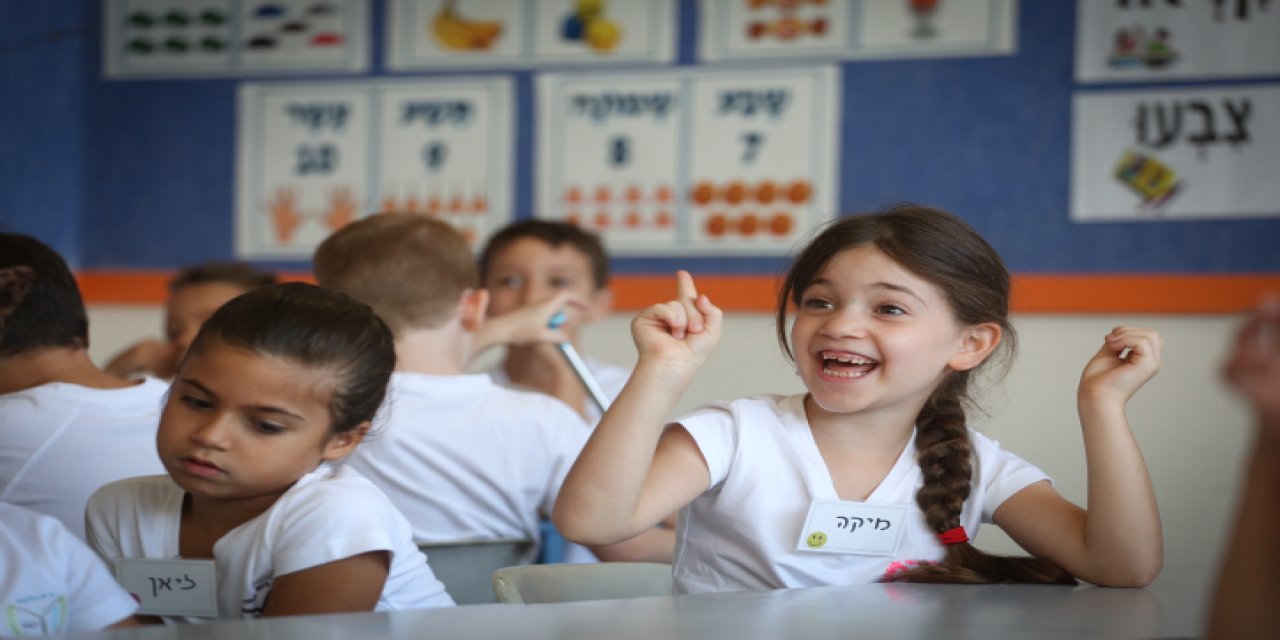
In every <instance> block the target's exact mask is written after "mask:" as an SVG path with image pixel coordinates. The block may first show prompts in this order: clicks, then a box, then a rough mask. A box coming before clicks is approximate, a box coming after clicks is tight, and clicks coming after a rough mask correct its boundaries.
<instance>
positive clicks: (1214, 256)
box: [37, 0, 1280, 311]
mask: <svg viewBox="0 0 1280 640" xmlns="http://www.w3.org/2000/svg"><path fill="white" fill-rule="evenodd" d="M726 1H728V0H726ZM881 1H882V2H888V1H889V0H881ZM944 3H945V0H944ZM392 4H394V3H393V2H392V1H391V0H385V1H384V0H370V2H369V3H368V11H369V13H368V15H369V23H370V26H369V29H368V33H369V41H368V47H369V51H370V52H373V55H371V56H370V60H371V64H370V65H369V69H368V71H366V72H362V73H360V74H359V77H358V78H354V80H358V81H359V82H373V83H375V84H376V83H380V82H401V81H404V82H408V83H410V84H414V83H416V82H417V81H421V83H422V86H424V87H426V86H429V85H430V84H431V83H432V82H436V81H443V80H462V79H466V80H469V81H481V82H482V81H485V80H488V79H492V78H494V77H498V78H501V79H502V82H506V83H509V86H510V88H511V93H510V96H511V109H510V113H511V120H510V124H511V129H510V135H511V140H512V144H511V152H510V158H509V159H510V165H509V166H510V170H511V174H510V178H509V180H507V183H508V184H509V187H510V192H509V202H510V204H509V206H508V207H507V208H506V210H503V211H499V208H498V205H497V204H496V202H498V201H497V200H494V201H493V202H494V203H495V204H492V205H491V206H492V211H493V213H494V215H495V216H500V218H494V221H493V224H496V223H497V220H499V219H504V218H508V217H509V218H512V219H519V218H526V217H532V216H535V215H549V216H552V217H554V216H556V215H564V213H563V212H557V211H555V210H554V209H553V208H552V207H549V206H548V205H547V204H546V203H545V202H544V201H543V198H544V197H545V196H544V189H543V185H542V179H541V178H540V177H539V171H542V170H543V168H542V167H541V165H542V164H545V162H544V160H543V159H542V158H541V157H540V155H539V154H540V153H541V149H542V148H543V147H542V145H543V140H542V139H541V138H540V137H539V133H538V132H539V131H540V126H539V120H538V118H539V110H540V108H542V107H540V104H539V101H540V99H541V98H540V95H542V93H541V91H542V89H541V87H542V86H544V84H543V83H545V82H547V81H546V80H543V78H544V77H551V76H559V77H566V78H567V77H570V76H575V77H576V75H577V74H579V73H581V74H591V73H598V72H600V71H599V70H592V69H581V68H578V67H576V66H572V65H570V66H564V65H558V64H548V65H544V66H535V67H530V66H528V65H523V64H522V65H511V66H509V67H494V68H489V67H485V68H483V69H475V70H468V69H460V68H457V67H452V68H448V69H441V70H439V71H435V70H422V69H414V70H400V69H395V68H393V67H392V66H391V65H390V64H389V61H388V60H387V56H386V55H385V51H386V47H387V46H388V41H389V38H390V37H391V34H390V30H391V29H392V28H394V25H392V24H388V23H387V22H386V16H387V15H388V13H389V11H390V9H391V5H392ZM476 4H478V3H470V5H469V3H468V2H466V0H463V1H462V2H461V3H460V5H459V6H461V7H468V6H472V5H476ZM618 4H619V3H608V6H609V7H614V6H616V5H618ZM1134 4H1135V6H1136V5H1141V4H1144V3H1134ZM1152 4H1155V5H1159V4H1161V3H1152ZM1183 4H1188V3H1183ZM699 5H700V3H699V2H697V1H696V0H678V1H677V2H675V3H674V5H673V7H674V8H673V12H674V21H675V23H676V27H675V34H676V40H675V46H674V50H675V56H674V62H673V63H660V62H659V63H646V64H647V65H648V66H640V67H637V68H635V69H627V71H632V72H636V73H644V74H656V75H658V76H664V75H665V76H667V77H669V78H686V77H697V76H698V75H699V74H702V73H704V72H707V73H712V74H714V73H726V74H730V73H743V72H746V73H751V72H753V71H759V72H760V73H761V74H763V73H764V71H766V70H768V69H770V68H772V67H774V66H775V65H780V66H782V67H786V68H794V67H796V66H797V65H801V66H807V68H809V69H810V70H812V69H820V68H830V69H831V70H832V71H831V73H832V74H833V76H834V77H835V82H833V83H832V86H834V87H835V88H836V90H837V92H838V95H836V96H834V99H833V100H832V101H831V104H834V105H836V109H837V112H836V114H835V120H836V122H837V123H838V124H837V125H835V126H833V127H832V128H831V130H830V131H829V132H828V139H829V142H830V144H831V145H832V147H833V152H832V153H831V168H832V170H833V171H834V177H833V178H832V182H833V185H834V188H833V189H832V190H831V191H830V197H831V201H830V205H829V210H828V211H826V212H821V211H816V210H815V211H814V212H813V215H814V216H815V217H814V218H813V219H812V220H805V223H804V224H806V225H807V224H810V223H812V222H815V221H817V220H818V219H820V218H822V216H823V215H824V214H825V215H827V216H835V215H845V214H851V213H855V212H862V211H870V210H876V209H879V208H882V207H884V206H887V205H890V204H893V203H897V202H904V201H910V202H918V203H922V204H928V205H933V206H938V207H942V208H944V209H947V210H950V211H953V212H955V213H957V214H958V215H960V216H962V217H964V218H965V219H967V220H968V221H970V222H971V223H972V224H973V225H974V226H975V227H976V228H977V229H978V231H979V232H980V233H982V234H983V235H984V236H985V237H986V238H987V239H988V240H989V241H990V242H991V243H992V244H993V245H994V246H995V248H996V249H997V250H998V251H999V252H1000V254H1001V255H1002V256H1003V257H1004V259H1005V261H1006V262H1007V264H1008V265H1009V267H1010V269H1011V271H1013V272H1014V274H1015V279H1016V281H1017V282H1019V283H1021V286H1023V290H1024V291H1029V290H1033V293H1034V295H1033V296H1025V297H1024V299H1030V298H1031V297H1035V296H1039V298H1037V299H1039V300H1042V303H1036V304H1031V305H1023V306H1022V308H1023V309H1031V310H1054V311H1098V310H1134V309H1138V310H1143V309H1146V310H1170V309H1171V308H1169V307H1159V308H1157V307H1155V306H1144V304H1139V303H1137V302H1134V303H1133V304H1126V302H1125V301H1126V300H1130V301H1139V300H1142V299H1145V298H1146V297H1148V296H1149V295H1156V294H1152V292H1157V293H1159V292H1171V293H1173V294H1178V293H1180V292H1187V291H1192V290H1194V291H1203V292H1210V293H1211V292H1214V291H1225V290H1228V289H1230V290H1231V291H1233V292H1234V293H1233V294H1232V296H1234V297H1229V298H1226V299H1217V300H1215V301H1211V302H1208V303H1203V302H1202V303H1201V304H1199V306H1193V307H1185V308H1184V307H1177V308H1173V309H1172V310H1175V311H1179V310H1180V311H1224V310H1232V309H1239V308H1243V306H1244V305H1245V304H1247V302H1245V303H1242V302H1241V300H1245V299H1246V298H1247V297H1248V296H1249V295H1251V294H1252V293H1253V292H1256V290H1258V289H1259V288H1264V287H1268V286H1276V285H1277V284H1280V280H1278V279H1277V276H1276V274H1280V250H1277V247H1280V219H1277V218H1276V216H1277V215H1278V214H1280V203H1275V202H1273V203H1272V204H1270V205H1267V204H1265V203H1264V204H1263V206H1262V207H1261V208H1262V209H1269V210H1266V211H1261V212H1258V213H1250V214H1249V215H1247V216H1234V217H1231V218H1230V219H1227V218H1215V217H1207V216H1170V218H1173V219H1168V220H1161V221H1158V222H1152V221H1148V220H1128V219H1117V220H1106V221H1103V220H1096V219H1090V218H1089V217H1087V216H1084V217H1082V216H1078V215H1077V216H1074V217H1073V215H1072V206H1073V205H1072V203H1073V188H1074V187H1073V180H1074V178H1073V173H1072V171H1073V167H1072V164H1073V159H1072V149H1073V144H1074V137H1075V133H1076V130H1075V127H1076V124H1075V123H1076V121H1077V118H1078V117H1079V116H1081V115H1082V114H1084V112H1086V111H1090V110H1093V109H1094V108H1095V106H1097V108H1104V109H1110V108H1114V107H1113V106H1109V105H1107V104H1104V103H1105V102H1106V99H1107V96H1106V95H1105V94H1108V93H1110V92H1137V91H1172V92H1173V94H1176V95H1173V96H1172V97H1173V98H1174V99H1175V101H1176V100H1182V99H1183V97H1179V96H1183V94H1185V93H1186V92H1187V91H1190V90H1191V89H1195V88H1196V86H1195V85H1192V86H1183V85H1177V86H1173V87H1167V86H1153V85H1151V84H1149V83H1145V82H1144V83H1139V84H1136V85H1135V84H1126V83H1124V82H1106V83H1102V82H1097V83H1095V82H1093V81H1087V82H1086V81H1081V80H1080V79H1078V78H1077V72H1078V68H1077V61H1076V54H1077V20H1078V18H1079V15H1078V7H1077V3H1076V2H1072V1H1070V0H1052V1H1044V2H1040V1H1037V2H1015V3H1013V4H1012V15H1013V16H1014V17H1015V19H1016V24H1015V25H1014V27H1013V29H1012V30H1011V44H1010V46H1009V48H1008V50H1007V51H1004V52H996V53H990V54H984V55H956V56H952V55H945V54H939V55H937V56H925V57H921V56H918V55H911V56H902V57H894V56H889V57H876V58H869V59H848V58H845V57H840V56H831V57H827V58H819V59H809V58H804V59H795V58H792V59H786V60H781V59H779V60H759V59H753V60H749V61H735V60H731V59H723V60H707V59H704V57H703V56H702V55H701V53H700V46H701V42H700V36H699V34H700V33H701V31H702V28H703V27H704V26H705V25H703V24H702V22H701V21H702V20H703V19H704V18H705V14H704V13H703V12H702V11H701V10H700V6H699ZM570 6H573V3H572V2H569V0H566V2H565V4H564V7H570ZM83 11H85V13H86V15H85V21H86V23H87V24H95V25H96V24H101V21H102V20H103V19H104V15H103V11H102V7H101V6H99V5H97V4H96V3H92V4H91V5H90V6H89V7H88V8H87V9H84V10H83ZM1273 13H1274V12H1273ZM88 37H89V38H90V42H88V43H86V45H85V50H86V58H87V60H88V61H87V62H86V63H85V65H84V68H83V73H84V77H85V81H84V88H83V95H82V96H81V97H80V99H81V100H82V101H83V104H84V105H85V106H84V109H83V113H84V118H83V121H82V122H80V123H78V126H80V127H82V129H83V131H84V134H83V136H84V144H83V148H84V150H85V151H84V157H82V158H72V159H70V160H68V162H78V163H80V164H81V166H82V167H83V170H82V172H81V173H79V174H78V175H80V177H81V191H82V194H83V196H82V198H81V199H80V202H81V206H82V207H83V213H82V214H79V216H80V217H79V224H81V225H82V229H83V233H82V234H81V238H82V240H81V241H80V245H79V246H78V247H76V253H75V255H76V257H77V258H78V260H77V262H78V264H79V265H80V267H81V268H82V269H84V270H86V271H90V272H96V271H100V272H104V273H107V274H111V273H122V272H166V271H168V270H172V269H174V268H175V267H177V266H179V265H183V264H188V263H191V262H196V261H200V260H209V259H227V258H231V257H234V256H235V255H236V250H235V247H236V236H235V228H236V227H235V222H234V220H235V211H236V209H237V200H236V193H237V187H236V185H237V181H238V180H239V179H240V178H239V177H238V176H237V175H236V167H237V153H238V151H237V133H236V132H237V127H238V125H239V122H240V119H239V116H238V112H239V107H238V105H239V102H238V100H239V98H238V96H240V95H241V91H242V85H244V84H245V83H248V82H259V83H262V84H271V83H276V82H280V83H288V82H291V81H294V80H296V78H294V77H293V74H291V73H286V72H280V73H278V74H277V75H275V76H272V77H269V78H261V77H260V76H257V75H254V74H246V75H241V76H235V77H221V76H220V77H190V78H186V79H182V80H175V79H166V80H160V79H151V78H119V77H108V76H104V75H103V74H102V73H101V69H102V60H101V56H102V55H103V54H102V51H103V47H102V44H103V43H102V42H101V41H99V40H97V38H101V37H102V36H101V34H97V35H95V34H94V32H92V31H90V32H89V35H88ZM618 73H619V74H620V73H622V71H619V72H618ZM689 74H693V75H689ZM308 75H309V76H311V75H312V74H308ZM317 80H329V81H333V82H336V83H341V82H350V81H352V80H353V78H352V77H351V75H350V74H349V73H341V74H340V73H334V74H333V77H332V78H321V79H317ZM1197 82H1203V81H1202V80H1200V81H1197ZM1230 82H1231V84H1232V90H1233V91H1235V90H1238V91H1239V92H1240V94H1239V95H1245V94H1246V93H1248V92H1257V96H1259V97H1255V98H1252V99H1255V100H1258V102H1255V105H1261V104H1262V101H1263V100H1264V98H1262V97H1260V96H1264V95H1266V94H1267V92H1268V91H1270V90H1271V89H1270V85H1274V84H1276V83H1277V82H1280V77H1278V76H1277V75H1276V74H1274V73H1272V72H1270V71H1266V70H1263V71H1262V72H1259V73H1258V74H1254V75H1250V76H1249V77H1243V78H1233V79H1231V81H1230ZM1213 89H1215V90H1216V89H1217V87H1213ZM1095 94H1097V97H1096V98H1095V97H1093V96H1094V95H1095ZM1250 95H1252V94H1250ZM1214 99H1217V98H1214ZM1095 101H1096V102H1095ZM1125 108H1133V105H1129V106H1127V107H1125ZM1257 108H1258V107H1257V106H1255V109H1257ZM1253 113H1254V118H1255V119H1257V118H1259V117H1261V115H1260V114H1261V113H1262V111H1259V110H1255V111H1254V112H1253ZM1259 126H1261V125H1259ZM1272 126H1274V123H1273V125H1272ZM1257 131H1259V132H1261V131H1263V129H1262V128H1259V129H1257ZM1128 133H1129V134H1130V135H1133V131H1132V129H1130V130H1129V131H1128ZM738 143H739V144H740V140H739V141H738ZM419 151H420V149H419ZM1224 152H1229V150H1227V149H1225V148H1224ZM730 160H731V158H726V161H725V162H726V164H729V162H730ZM1113 166H1114V164H1113V161H1112V160H1109V161H1108V167H1109V168H1110V167H1113ZM694 182H696V180H694ZM1271 182H1275V181H1274V180H1272V181H1271ZM370 184H372V182H371V183H370ZM685 186H686V190H685V191H684V192H683V194H681V193H679V192H677V191H673V197H674V196H677V195H682V196H683V197H686V198H687V197H689V191H688V190H687V187H688V186H689V185H685ZM548 193H549V192H548ZM624 193H625V192H624ZM497 197H498V196H495V198H497ZM371 199H372V201H375V202H376V201H377V197H376V196H372V195H371V194H363V195H361V196H359V197H357V200H358V201H360V202H370V201H371ZM806 215H808V213H806ZM623 222H624V224H625V212H624V213H623ZM37 231H38V229H37ZM50 231H51V232H52V231H53V230H52V229H51V230H50ZM804 231H805V232H806V233H804V234H797V235H796V237H795V239H794V240H795V242H800V241H802V240H803V238H804V237H805V236H806V235H807V233H809V232H811V230H810V229H805V230H804ZM318 232H319V230H313V231H312V233H318ZM789 240H790V239H789ZM774 249H777V251H775V250H774ZM793 249H794V243H792V246H791V247H787V248H786V249H783V248H782V247H776V248H770V250H768V251H759V252H743V253H734V252H725V253H715V252H705V253H699V252H693V251H689V250H688V249H687V248H686V247H682V246H680V245H679V244H677V243H672V244H671V245H670V248H669V249H666V248H664V247H663V246H658V245H655V246H652V247H648V248H645V249H644V250H643V251H639V250H638V251H629V250H627V249H625V248H619V250H618V251H616V252H615V254H616V256H615V259H614V260H613V265H612V266H613V271H614V273H615V275H616V276H617V281H618V285H619V286H620V287H621V288H623V289H624V290H625V291H629V292H631V293H626V294H624V295H623V296H622V298H624V299H626V298H627V296H634V297H637V298H640V297H643V296H648V295H651V294H654V293H655V292H656V291H657V290H658V288H660V287H668V283H667V281H668V275H667V274H670V273H671V272H672V271H673V270H675V269H676V268H687V269H691V270H693V271H694V272H695V273H697V274H701V275H702V276H703V278H704V280H705V279H718V281H719V282H720V283H721V284H722V285H723V286H724V287H725V288H726V290H730V289H732V290H734V291H738V292H739V293H740V295H741V296H742V297H743V298H744V299H746V298H751V299H752V300H753V302H750V303H745V302H744V303H743V305H740V306H739V307H738V308H754V309H759V310H763V309H767V308H768V307H769V305H770V303H771V298H772V283H773V282H774V279H775V278H776V277H777V275H778V274H779V273H780V272H781V271H782V270H783V269H785V266H786V264H787V258H786V256H785V253H787V252H789V251H791V250H793ZM254 261H255V262H257V263H259V264H261V265H262V266H266V267H271V268H277V269H281V270H285V271H288V272H305V271H307V270H308V264H307V262H306V261H305V259H304V257H303V256H301V255H284V254H280V255H273V256H267V255H266V254H264V257H261V258H254ZM1196 283H1199V284H1196ZM1242 283H1243V284H1242ZM1188 287H1191V288H1188ZM1195 287H1199V288H1198V289H1197V288H1195ZM651 288H652V289H651ZM663 291H665V289H663ZM666 295H669V294H666ZM735 295H738V294H735ZM1158 297H1168V296H1166V295H1164V294H1160V295H1159V296H1158ZM1097 299H1104V300H1106V301H1109V302H1105V303H1104V304H1097V305H1095V304H1092V303H1091V302H1090V301H1091V300H1097ZM1015 302H1016V299H1015ZM623 306H627V304H624V305H623Z"/></svg>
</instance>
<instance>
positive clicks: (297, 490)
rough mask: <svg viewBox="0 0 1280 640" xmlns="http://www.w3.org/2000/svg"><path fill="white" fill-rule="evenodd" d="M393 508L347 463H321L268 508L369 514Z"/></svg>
mask: <svg viewBox="0 0 1280 640" xmlns="http://www.w3.org/2000/svg"><path fill="white" fill-rule="evenodd" d="M389 508H390V509H394V507H393V506H391V500H390V499H389V498H387V496H386V494H384V493H383V492H382V490H381V489H379V488H378V487H377V486H376V485H374V484H373V483H372V482H371V481H369V479H368V478H365V477H364V475H362V474H361V473H360V472H359V471H356V470H355V469H354V468H352V467H351V466H350V465H346V464H340V465H336V466H331V465H321V466H320V468H318V469H316V470H315V471H312V472H311V473H308V474H307V475H305V476H303V477H302V478H300V479H299V480H298V481H297V482H296V483H295V484H294V485H293V487H292V488H290V489H289V490H288V491H287V492H285V494H284V495H283V496H281V497H280V499H279V500H277V501H276V503H275V504H274V505H272V511H275V512H277V513H279V512H291V511H303V512H307V511H315V510H326V509H336V510H340V511H341V512H342V513H344V514H350V513H353V512H356V513H360V514H365V515H372V514H377V513H379V512H383V511H386V510H387V509H389Z"/></svg>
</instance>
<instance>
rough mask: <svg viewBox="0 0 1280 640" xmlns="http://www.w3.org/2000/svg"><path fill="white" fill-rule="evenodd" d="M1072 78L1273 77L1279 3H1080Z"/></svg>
mask: <svg viewBox="0 0 1280 640" xmlns="http://www.w3.org/2000/svg"><path fill="white" fill-rule="evenodd" d="M1076 11H1077V17H1076V80H1078V81H1080V82H1158V81H1162V80H1171V79H1185V78H1226V77H1240V76H1261V75H1277V74H1280V3H1276V2H1272V1H1271V0H1189V1H1183V2H1168V1H1163V2H1160V1H1157V2H1137V1H1134V2H1126V1H1115V2H1080V3H1079V4H1078V5H1077V9H1076Z"/></svg>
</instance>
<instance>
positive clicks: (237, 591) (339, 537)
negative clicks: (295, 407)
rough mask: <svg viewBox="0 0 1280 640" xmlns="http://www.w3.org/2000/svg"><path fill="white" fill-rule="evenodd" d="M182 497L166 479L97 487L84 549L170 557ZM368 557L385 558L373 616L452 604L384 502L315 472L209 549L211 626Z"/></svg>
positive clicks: (352, 478) (374, 493)
mask: <svg viewBox="0 0 1280 640" xmlns="http://www.w3.org/2000/svg"><path fill="white" fill-rule="evenodd" d="M185 496H186V492H185V491H183V490H182V488H181V487H179V486H178V485H177V484H175V483H174V482H173V480H172V479H171V478H170V477H169V476H147V477H144V478H129V479H127V480H120V481H118V482H113V483H111V484H109V485H107V486H105V487H103V488H102V489H101V490H100V491H98V492H97V493H95V494H94V495H93V497H92V498H90V500H89V509H88V512H87V514H86V516H85V519H86V521H87V525H88V530H87V532H86V533H87V535H88V541H89V544H90V546H92V547H93V548H94V550H96V551H97V552H98V554H99V555H101V556H102V557H103V558H104V559H106V560H107V562H108V563H111V564H114V562H115V560H116V559H117V558H176V557H178V532H179V528H180V526H181V517H182V503H183V499H184V497H185ZM370 551H388V552H390V555H391V568H390V572H389V573H388V574H387V583H386V585H385V586H383V588H382V596H381V597H379V598H378V604H377V605H376V606H375V607H374V610H375V611H393V610H401V609H422V608H427V607H442V606H452V605H453V599H452V598H450V597H449V594H447V593H445V590H444V585H443V584H441V582H440V581H439V580H437V579H436V577H435V575H433V574H432V573H431V569H430V568H429V567H428V566H427V559H426V556H424V555H423V554H422V552H421V551H419V550H418V547H417V545H415V544H414V543H413V539H412V537H411V536H410V533H409V523H408V522H406V521H405V519H404V516H403V515H401V514H400V512H399V511H396V509H395V507H393V506H392V505H391V502H390V501H389V500H387V497H386V496H384V495H383V494H382V492H381V491H378V489H377V487H375V486H373V485H372V484H371V483H370V482H369V481H368V480H366V479H364V478H363V477H362V476H361V475H360V474H359V473H357V472H356V471H355V470H353V469H349V468H346V467H345V466H339V467H331V466H329V465H321V466H320V467H319V468H318V469H316V470H315V471H313V472H311V473H309V474H307V475H305V476H303V477H302V478H301V479H299V480H298V482H297V483H296V484H294V485H293V486H292V487H290V488H289V490H288V491H286V492H285V493H284V495H282V496H280V498H279V499H277V500H276V501H275V504H272V505H271V507H270V508H268V509H267V510H266V511H264V512H262V513H261V514H259V515H258V516H257V517H255V518H253V519H252V520H249V521H248V522H245V523H244V524H241V525H240V526H238V527H236V528H235V529H232V530H231V531H229V532H227V534H226V535H224V536H223V537H222V538H220V539H219V540H218V541H217V543H215V544H214V545H213V556H214V561H215V563H216V566H217V576H218V612H219V617H220V618H256V617H258V616H259V615H260V614H261V612H262V607H263V606H264V605H265V603H266V601H267V596H268V595H270V593H271V585H272V583H273V582H274V580H275V579H276V578H277V577H279V576H283V575H287V574H290V573H295V572H297V571H301V570H303V569H308V568H311V567H315V566H318V565H322V564H326V563H328V562H333V561H335V560H341V559H343V558H350V557H352V556H356V555H360V554H362V553H367V552H370ZM165 621H166V622H178V621H185V622H208V621H209V619H207V618H181V617H166V618H165Z"/></svg>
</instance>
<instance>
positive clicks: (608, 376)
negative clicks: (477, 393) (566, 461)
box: [489, 356, 631, 426]
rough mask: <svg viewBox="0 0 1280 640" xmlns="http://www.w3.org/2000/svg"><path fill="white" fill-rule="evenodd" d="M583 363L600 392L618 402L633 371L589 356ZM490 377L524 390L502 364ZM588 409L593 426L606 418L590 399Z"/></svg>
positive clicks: (493, 369) (588, 416) (499, 382)
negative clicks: (513, 380)
mask: <svg viewBox="0 0 1280 640" xmlns="http://www.w3.org/2000/svg"><path fill="white" fill-rule="evenodd" d="M582 361H583V362H584V363H586V365H587V371H589V372H591V377H593V378H595V380H596V384H598V385H600V390H601V391H603V392H604V395H605V396H607V397H608V398H609V401H610V402H612V401H614V400H617V399H618V394H619V393H622V387H624V386H626V384H627V380H628V379H630V378H631V370H630V369H628V368H626V367H620V366H618V365H616V364H611V363H608V362H605V361H603V360H596V359H595V358H589V357H587V356H582ZM489 375H490V376H493V380H494V381H495V382H497V383H498V384H501V385H505V386H513V387H516V388H523V387H518V386H516V385H515V383H513V382H511V378H509V377H508V376H507V372H506V370H505V369H503V368H502V363H501V362H499V363H498V364H497V365H496V366H494V368H492V369H490V370H489ZM586 409H587V418H589V420H588V422H590V423H591V425H592V426H595V425H596V424H598V423H599V422H600V418H602V417H604V413H603V412H602V411H600V409H599V408H598V407H596V403H594V402H592V401H591V398H590V397H588V398H587V404H586Z"/></svg>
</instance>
